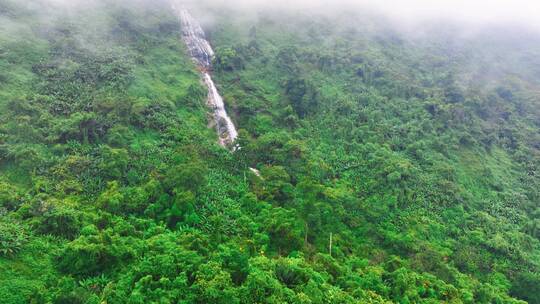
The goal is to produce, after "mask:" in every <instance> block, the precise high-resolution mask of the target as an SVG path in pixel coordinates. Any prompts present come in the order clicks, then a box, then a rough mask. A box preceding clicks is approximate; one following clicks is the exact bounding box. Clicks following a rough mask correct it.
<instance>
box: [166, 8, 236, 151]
mask: <svg viewBox="0 0 540 304" xmlns="http://www.w3.org/2000/svg"><path fill="white" fill-rule="evenodd" d="M173 9H174V11H175V13H176V14H177V15H178V17H179V18H180V23H181V26H182V39H183V40H184V43H185V44H186V47H187V49H188V52H189V55H190V56H191V58H192V59H193V60H194V61H195V62H196V63H197V65H198V67H199V69H200V70H201V74H202V78H203V81H204V84H205V85H206V86H207V88H208V100H207V105H208V107H210V109H212V111H213V113H212V115H213V120H214V124H215V126H216V130H217V132H218V136H219V143H220V144H221V145H222V146H224V147H230V146H232V144H233V143H234V141H235V140H236V138H237V137H238V132H237V131H236V128H235V126H234V123H233V122H232V120H231V118H230V117H229V115H228V114H227V111H226V110H225V104H224V103H223V98H222V97H221V95H220V94H219V92H218V90H217V88H216V85H215V84H214V81H213V80H212V76H211V74H210V71H211V69H212V58H213V57H214V50H212V47H211V46H210V43H209V42H208V41H207V40H206V35H205V33H204V31H203V29H202V27H201V26H200V24H199V23H198V22H197V20H195V19H194V18H193V17H192V16H191V14H190V13H189V11H188V10H187V9H185V8H184V7H182V5H181V4H174V5H173Z"/></svg>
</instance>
